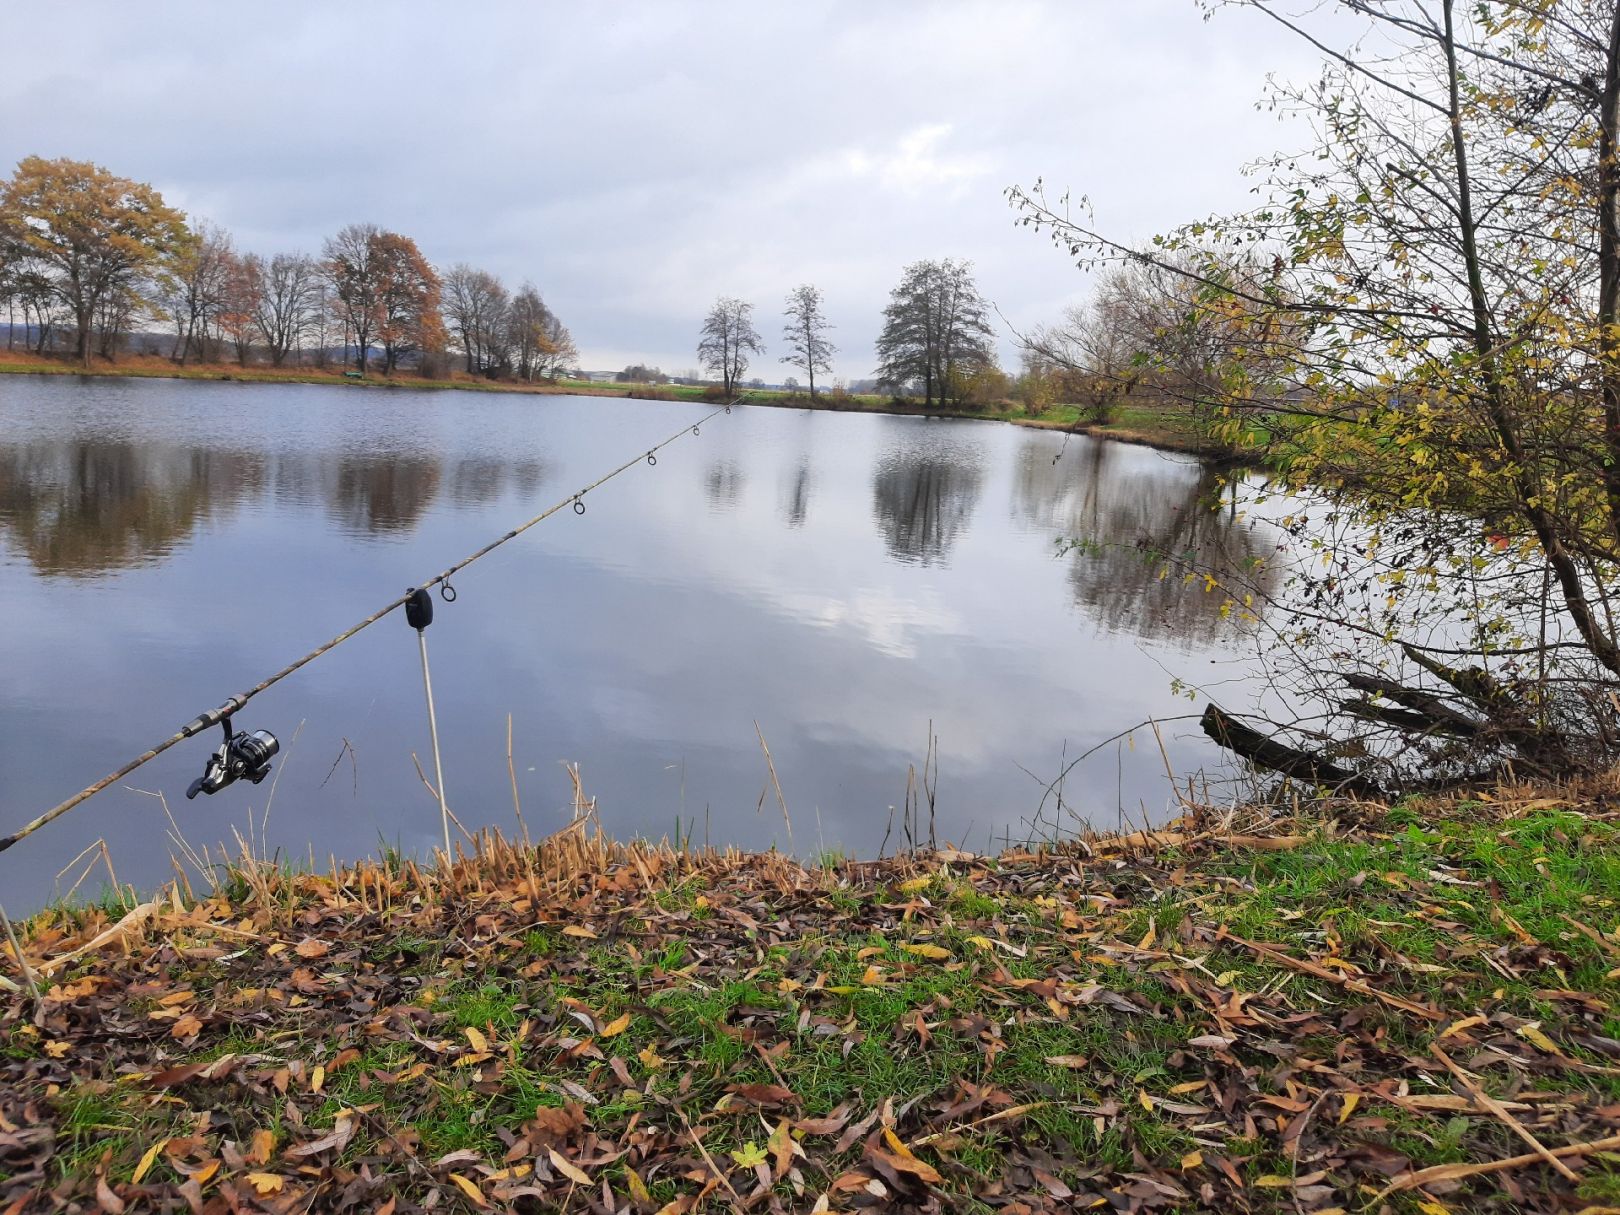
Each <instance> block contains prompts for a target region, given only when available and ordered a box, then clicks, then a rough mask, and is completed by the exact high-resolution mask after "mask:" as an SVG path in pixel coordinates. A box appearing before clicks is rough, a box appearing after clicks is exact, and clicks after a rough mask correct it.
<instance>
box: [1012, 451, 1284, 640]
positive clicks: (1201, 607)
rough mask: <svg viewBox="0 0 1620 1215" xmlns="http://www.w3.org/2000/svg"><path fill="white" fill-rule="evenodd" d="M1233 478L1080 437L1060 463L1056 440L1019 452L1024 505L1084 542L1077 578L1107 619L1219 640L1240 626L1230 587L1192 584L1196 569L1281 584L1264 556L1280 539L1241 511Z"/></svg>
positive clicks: (1231, 579)
mask: <svg viewBox="0 0 1620 1215" xmlns="http://www.w3.org/2000/svg"><path fill="white" fill-rule="evenodd" d="M1228 479H1229V478H1225V477H1223V475H1222V474H1221V473H1220V471H1219V470H1217V469H1213V468H1210V467H1208V466H1206V465H1202V464H1198V463H1196V462H1193V461H1190V460H1188V461H1181V460H1173V459H1165V458H1161V457H1159V456H1157V455H1153V456H1152V457H1151V459H1144V453H1143V452H1142V451H1141V450H1140V449H1132V448H1129V447H1125V446H1122V445H1120V444H1114V443H1097V442H1091V441H1087V442H1085V443H1083V444H1082V445H1080V446H1079V447H1074V446H1070V447H1069V448H1068V449H1067V451H1066V452H1065V453H1064V454H1063V455H1062V457H1061V458H1059V459H1057V460H1055V461H1054V460H1053V458H1052V450H1051V446H1050V444H1048V443H1045V442H1041V441H1037V440H1034V439H1031V440H1030V441H1029V442H1027V443H1025V445H1024V446H1023V448H1022V449H1021V450H1020V452H1019V454H1018V465H1017V474H1016V476H1015V479H1014V503H1013V505H1014V511H1015V513H1016V514H1017V515H1018V516H1019V517H1021V518H1023V519H1025V520H1027V521H1028V522H1030V523H1033V524H1035V525H1036V526H1039V527H1041V528H1043V529H1046V530H1049V531H1050V532H1052V534H1053V535H1054V536H1057V537H1059V538H1062V539H1066V540H1078V541H1081V542H1082V546H1081V547H1080V548H1079V549H1077V550H1076V551H1075V552H1074V553H1073V554H1072V555H1071V556H1070V557H1069V559H1068V560H1069V562H1070V566H1069V586H1070V589H1071V591H1072V592H1073V594H1074V600H1075V603H1076V604H1077V605H1078V606H1079V607H1081V608H1082V609H1083V610H1084V611H1085V612H1086V613H1087V615H1089V616H1091V617H1093V618H1094V619H1095V620H1096V621H1097V622H1098V623H1099V624H1101V625H1102V626H1103V627H1104V628H1106V629H1109V630H1111V631H1115V632H1128V633H1135V634H1137V635H1139V636H1142V637H1155V638H1175V639H1177V640H1179V641H1180V642H1182V643H1183V644H1184V645H1190V644H1207V643H1209V642H1211V641H1214V640H1216V639H1217V638H1218V637H1219V636H1220V635H1222V634H1224V633H1230V631H1231V624H1230V622H1229V620H1228V619H1227V618H1226V617H1223V615H1222V605H1223V604H1224V603H1225V602H1226V599H1227V596H1226V594H1224V593H1210V592H1207V591H1206V590H1205V589H1204V588H1205V581H1204V579H1203V578H1202V577H1200V578H1198V579H1196V580H1195V581H1194V582H1191V583H1189V582H1188V581H1186V579H1185V577H1184V576H1183V574H1184V568H1186V569H1190V568H1196V569H1198V570H1199V571H1200V572H1203V571H1207V572H1208V573H1209V574H1210V575H1212V576H1213V577H1214V578H1215V579H1216V581H1217V582H1218V583H1219V585H1220V586H1221V587H1228V588H1234V589H1236V588H1239V587H1254V588H1255V589H1256V590H1258V591H1260V592H1262V593H1270V592H1273V591H1275V589H1276V581H1277V574H1276V572H1275V570H1274V569H1273V568H1271V567H1269V566H1264V565H1261V564H1260V561H1261V559H1262V558H1264V557H1266V556H1268V555H1269V554H1270V553H1271V550H1272V548H1273V547H1274V543H1275V542H1274V540H1273V539H1272V538H1271V537H1270V535H1269V534H1268V533H1266V532H1265V531H1264V530H1263V529H1261V528H1258V527H1256V526H1255V525H1253V524H1250V523H1247V522H1245V521H1243V520H1242V519H1240V518H1239V517H1238V514H1237V511H1236V509H1235V506H1234V499H1233V497H1232V493H1233V491H1232V488H1231V487H1230V486H1229V485H1228V484H1227V481H1228ZM1167 557H1168V558H1169V559H1170V561H1171V563H1172V569H1171V571H1170V572H1169V573H1164V571H1165V567H1166V558H1167Z"/></svg>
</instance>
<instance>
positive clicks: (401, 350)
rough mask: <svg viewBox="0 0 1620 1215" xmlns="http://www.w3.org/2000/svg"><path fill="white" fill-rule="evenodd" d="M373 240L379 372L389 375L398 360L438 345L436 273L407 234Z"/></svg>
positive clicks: (439, 322) (441, 341)
mask: <svg viewBox="0 0 1620 1215" xmlns="http://www.w3.org/2000/svg"><path fill="white" fill-rule="evenodd" d="M373 244H374V251H373V256H374V258H375V264H376V267H377V275H378V280H377V281H378V287H377V340H378V341H379V342H380V343H381V344H382V348H383V374H384V375H392V374H393V373H394V369H395V368H396V367H398V366H399V361H400V359H401V358H403V357H405V356H407V355H411V354H415V353H416V352H418V351H425V350H439V349H442V348H443V346H444V323H443V321H442V320H441V318H440V315H439V299H440V285H439V276H438V274H437V273H435V272H434V269H433V267H432V266H431V265H430V264H429V263H428V260H427V258H425V257H423V256H422V251H421V250H420V249H418V248H417V247H416V242H415V241H414V240H412V239H411V238H410V237H408V236H401V235H400V234H399V233H397V232H380V233H378V234H377V236H376V237H375V238H374V241H373Z"/></svg>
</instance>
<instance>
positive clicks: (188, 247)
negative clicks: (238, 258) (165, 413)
mask: <svg viewBox="0 0 1620 1215" xmlns="http://www.w3.org/2000/svg"><path fill="white" fill-rule="evenodd" d="M234 258H235V250H234V249H233V248H232V246H231V238H230V234H229V233H228V232H226V231H225V230H224V229H223V228H220V227H217V226H216V225H214V224H209V223H202V224H199V225H197V227H196V228H195V229H194V230H193V231H192V232H191V233H190V235H189V237H188V238H187V239H184V240H182V241H180V242H179V243H178V244H177V245H176V246H175V247H174V249H173V250H172V252H171V254H170V257H169V260H168V264H167V265H166V266H165V276H164V287H163V290H162V300H163V308H164V311H166V312H167V313H168V314H169V316H170V318H171V319H172V320H173V322H174V338H175V344H174V350H173V352H172V353H171V356H170V357H171V358H173V359H174V360H175V361H176V362H177V363H179V364H180V365H181V366H182V367H184V366H185V365H186V362H187V361H188V360H189V359H190V358H191V357H192V355H193V354H195V355H196V356H197V357H199V358H201V359H202V360H203V361H204V362H207V361H209V360H210V358H211V356H213V355H215V354H217V353H218V351H217V349H216V347H217V345H218V330H217V322H218V321H219V316H220V313H221V312H222V311H223V310H224V308H225V292H226V284H227V280H228V278H229V276H230V269H231V263H232V261H233V260H234Z"/></svg>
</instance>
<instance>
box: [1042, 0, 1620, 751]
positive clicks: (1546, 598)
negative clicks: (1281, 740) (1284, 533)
mask: <svg viewBox="0 0 1620 1215" xmlns="http://www.w3.org/2000/svg"><path fill="white" fill-rule="evenodd" d="M1235 7H1241V8H1245V9H1249V10H1253V11H1254V12H1256V13H1258V14H1261V15H1262V16H1264V17H1266V18H1270V19H1273V20H1276V21H1278V22H1280V23H1282V24H1283V25H1285V26H1287V27H1288V28H1290V29H1292V30H1294V31H1295V32H1297V33H1299V34H1300V35H1301V36H1304V37H1308V38H1311V39H1312V40H1313V42H1314V44H1315V45H1317V46H1318V47H1320V48H1323V49H1324V50H1325V51H1326V52H1327V54H1328V55H1329V59H1328V62H1327V64H1326V67H1325V69H1324V74H1323V77H1322V79H1321V80H1320V81H1319V82H1318V83H1316V84H1314V85H1311V86H1308V87H1304V88H1290V87H1287V86H1278V88H1277V94H1276V96H1275V98H1274V102H1275V104H1277V105H1278V106H1279V107H1285V108H1289V109H1292V110H1295V111H1296V112H1302V113H1305V114H1307V115H1308V116H1309V117H1310V118H1311V119H1312V120H1313V122H1314V124H1315V127H1316V130H1317V132H1318V134H1319V136H1320V139H1319V142H1318V144H1317V146H1316V147H1314V148H1312V149H1310V150H1309V151H1307V152H1306V153H1304V154H1302V155H1298V156H1279V157H1276V158H1273V159H1272V160H1270V161H1268V162H1267V163H1266V164H1265V165H1264V166H1263V167H1262V168H1261V169H1260V170H1259V172H1260V174H1261V176H1262V182H1261V185H1260V188H1259V190H1258V193H1259V194H1260V195H1261V199H1262V201H1261V202H1260V203H1259V204H1258V205H1257V206H1256V207H1255V208H1254V209H1253V210H1251V211H1248V212H1245V213H1243V214H1239V215H1235V216H1227V217H1216V218H1212V219H1209V220H1204V221H1199V222H1197V223H1192V224H1189V225H1186V226H1185V227H1183V228H1181V229H1178V230H1176V231H1175V232H1172V233H1170V234H1168V235H1166V236H1163V237H1160V238H1158V239H1157V240H1156V242H1155V243H1154V245H1153V246H1152V247H1151V248H1150V249H1148V250H1145V251H1144V250H1140V249H1132V248H1128V247H1126V246H1125V245H1123V244H1121V243H1119V242H1117V241H1114V240H1112V239H1110V238H1108V237H1107V236H1105V235H1104V234H1102V233H1100V232H1099V231H1098V230H1097V229H1096V228H1095V227H1094V225H1093V223H1092V221H1091V220H1090V218H1089V211H1088V210H1087V209H1086V208H1084V207H1082V208H1081V209H1080V211H1079V213H1078V214H1076V213H1075V212H1072V211H1071V209H1070V207H1069V205H1068V203H1067V200H1064V199H1060V200H1058V201H1057V202H1055V203H1054V202H1050V201H1049V200H1048V199H1047V197H1046V195H1045V193H1044V191H1043V190H1041V189H1040V188H1039V186H1037V187H1036V188H1035V189H1033V190H1030V191H1023V190H1019V189H1016V188H1015V189H1014V190H1012V191H1010V195H1011V199H1012V202H1013V204H1014V205H1015V207H1017V208H1018V209H1019V210H1020V212H1021V213H1022V222H1024V223H1026V224H1030V225H1033V226H1036V227H1038V228H1041V229H1044V230H1045V231H1047V232H1048V233H1049V234H1050V235H1051V236H1052V238H1053V239H1054V241H1055V242H1056V243H1057V244H1058V245H1059V246H1060V247H1061V248H1063V249H1064V250H1065V251H1066V252H1067V253H1069V254H1070V255H1072V256H1075V257H1077V258H1079V259H1081V260H1082V261H1085V262H1087V263H1090V262H1093V261H1096V260H1098V259H1115V260H1121V261H1124V262H1126V263H1128V264H1130V265H1132V266H1135V267H1138V268H1143V267H1145V269H1142V270H1139V271H1137V272H1140V273H1147V274H1150V275H1151V276H1152V277H1153V278H1154V280H1155V281H1156V282H1158V283H1160V284H1174V285H1177V286H1176V288H1175V290H1176V292H1177V293H1178V294H1179V298H1180V299H1181V300H1182V301H1183V303H1182V310H1183V312H1184V314H1185V315H1186V316H1187V317H1188V319H1189V320H1190V321H1193V322H1195V324H1194V325H1193V326H1191V327H1183V328H1181V329H1180V330H1177V329H1175V328H1174V327H1171V328H1169V329H1166V327H1164V326H1162V325H1161V326H1157V327H1156V332H1159V333H1166V332H1168V333H1172V334H1179V336H1180V337H1181V338H1183V339H1184V340H1185V345H1184V346H1183V347H1182V349H1181V356H1178V357H1183V361H1186V360H1190V366H1192V367H1193V368H1194V370H1196V368H1197V367H1198V366H1199V365H1200V364H1201V365H1202V366H1204V367H1206V368H1208V369H1209V370H1210V371H1212V372H1213V373H1214V374H1212V375H1209V376H1202V375H1193V376H1190V377H1189V378H1190V379H1191V380H1194V381H1197V382H1199V388H1198V391H1197V393H1196V394H1195V395H1196V397H1197V398H1198V399H1199V400H1202V401H1203V402H1205V403H1206V407H1207V411H1208V420H1209V423H1210V426H1211V429H1212V432H1213V433H1214V434H1215V435H1216V436H1217V437H1218V438H1221V439H1224V440H1225V441H1228V442H1233V443H1236V442H1241V441H1247V440H1252V439H1253V438H1254V436H1256V435H1257V434H1262V433H1263V434H1264V435H1265V436H1267V439H1266V441H1267V442H1268V443H1269V444H1270V446H1271V447H1272V449H1273V451H1274V452H1275V453H1276V459H1277V461H1278V462H1279V463H1280V464H1282V465H1283V466H1284V467H1285V468H1286V470H1287V474H1288V475H1287V483H1286V484H1287V488H1289V489H1291V490H1293V491H1295V492H1296V493H1298V494H1300V495H1302V497H1301V498H1299V499H1296V500H1295V503H1294V505H1293V507H1292V508H1289V509H1288V513H1287V516H1286V517H1285V519H1284V522H1285V524H1286V525H1288V526H1290V527H1293V528H1294V529H1295V530H1296V531H1298V532H1299V533H1300V535H1301V538H1302V540H1304V542H1305V543H1306V544H1307V545H1309V546H1310V547H1311V548H1312V549H1313V550H1314V552H1313V554H1312V560H1311V561H1310V562H1309V563H1305V564H1302V565H1301V567H1300V568H1299V569H1298V570H1297V571H1296V577H1295V579H1294V580H1293V583H1292V586H1293V591H1294V593H1293V594H1292V595H1291V596H1290V597H1289V599H1288V600H1287V601H1286V602H1285V603H1284V604H1282V605H1280V606H1282V607H1283V608H1284V609H1286V610H1287V611H1289V612H1291V613H1292V619H1293V621H1294V627H1293V628H1292V629H1290V630H1288V631H1287V632H1285V633H1284V634H1283V635H1282V636H1280V637H1279V638H1277V639H1276V640H1277V641H1278V642H1279V643H1280V644H1278V645H1276V646H1274V647H1272V653H1271V655H1270V656H1271V657H1272V658H1274V659H1283V660H1286V663H1287V665H1286V669H1279V679H1280V680H1281V681H1282V685H1283V686H1284V687H1286V688H1288V689H1289V690H1291V691H1294V692H1296V693H1298V694H1300V696H1301V697H1303V698H1304V701H1305V703H1306V704H1308V706H1309V709H1308V712H1309V713H1310V715H1311V716H1312V717H1313V718H1321V724H1317V725H1312V726H1311V727H1310V732H1311V733H1312V734H1314V735H1315V736H1316V737H1317V739H1318V740H1319V741H1320V742H1322V743H1323V744H1324V745H1326V746H1329V747H1331V748H1335V749H1337V750H1339V751H1340V752H1342V753H1343V754H1346V755H1351V756H1361V757H1363V758H1364V759H1366V760H1367V761H1371V762H1376V763H1377V764H1378V765H1379V766H1382V767H1384V768H1385V769H1386V770H1387V773H1386V774H1387V775H1388V776H1389V777H1390V778H1391V779H1394V780H1410V779H1414V778H1416V777H1418V776H1422V775H1440V776H1452V777H1455V776H1458V775H1473V774H1477V773H1478V772H1479V771H1480V769H1482V768H1487V767H1490V766H1492V765H1496V764H1500V763H1502V762H1505V761H1506V760H1509V759H1511V760H1512V761H1513V762H1514V763H1517V764H1519V765H1520V770H1525V768H1526V766H1528V768H1529V769H1530V770H1541V771H1557V770H1561V769H1563V768H1565V767H1568V766H1577V767H1578V766H1587V765H1596V764H1602V763H1605V762H1607V761H1608V759H1609V757H1610V756H1611V755H1612V754H1613V752H1614V748H1615V745H1616V743H1617V742H1620V733H1617V732H1616V730H1615V725H1616V723H1615V721H1614V720H1613V718H1614V713H1613V709H1612V705H1611V701H1610V689H1611V688H1612V687H1613V686H1614V685H1615V684H1616V682H1617V677H1620V633H1617V631H1616V630H1617V626H1616V623H1615V617H1614V614H1613V607H1614V604H1613V601H1612V597H1613V593H1614V589H1615V578H1616V562H1617V559H1620V234H1617V232H1616V224H1615V220H1614V216H1615V214H1616V208H1617V202H1620V168H1617V166H1616V158H1615V155H1614V149H1615V147H1616V137H1617V124H1620V100H1617V99H1620V19H1617V15H1616V6H1615V5H1614V4H1613V3H1612V0H1504V2H1500V3H1498V2H1487V3H1483V4H1478V5H1470V6H1468V7H1467V9H1466V11H1460V10H1459V6H1457V5H1456V4H1455V3H1454V2H1453V0H1438V2H1435V3H1422V4H1414V5H1411V6H1408V7H1407V8H1399V9H1398V8H1396V7H1395V6H1389V7H1385V6H1378V5H1372V6H1369V5H1365V4H1361V3H1351V2H1349V0H1345V2H1344V3H1341V4H1339V5H1334V6H1328V7H1329V8H1342V9H1346V10H1351V11H1353V12H1354V13H1355V14H1356V15H1357V16H1358V18H1359V19H1361V20H1364V21H1369V22H1371V23H1372V25H1373V27H1374V29H1375V31H1376V37H1377V39H1378V49H1377V51H1376V52H1374V51H1371V50H1368V51H1361V50H1359V49H1358V48H1356V47H1351V48H1349V49H1346V50H1342V51H1341V50H1337V49H1335V48H1334V46H1333V43H1332V37H1333V35H1332V32H1331V28H1330V27H1327V26H1323V27H1321V28H1318V27H1315V26H1313V25H1311V24H1310V20H1311V19H1310V18H1295V17H1291V16H1288V15H1286V14H1284V13H1283V12H1282V11H1281V10H1280V9H1278V8H1277V7H1276V6H1275V5H1273V4H1272V3H1270V0H1246V2H1245V3H1242V4H1240V5H1237V6H1235ZM1315 16H1316V17H1320V18H1326V17H1328V16H1330V14H1329V13H1320V14H1315ZM1301 22H1304V24H1302V23H1301ZM1205 348H1208V349H1213V350H1215V351H1217V352H1218V353H1219V355H1220V357H1219V359H1218V360H1216V361H1210V360H1207V359H1200V357H1199V351H1200V350H1201V349H1205ZM1171 353H1172V354H1175V353H1176V351H1175V348H1174V347H1173V348H1172V350H1171ZM1169 365H1173V364H1172V362H1170V361H1161V362H1159V363H1157V364H1155V363H1151V362H1150V363H1149V366H1150V367H1152V368H1163V367H1165V366H1169ZM1312 486H1316V487H1321V486H1326V487H1327V490H1326V492H1325V493H1322V492H1318V491H1317V490H1313V489H1311V488H1309V487H1312ZM1306 519H1308V520H1309V526H1308V527H1301V526H1300V524H1301V523H1302V521H1304V520H1306ZM1345 676H1349V677H1353V678H1354V679H1355V680H1357V681H1359V683H1358V684H1357V685H1355V690H1356V691H1359V692H1362V693H1363V695H1361V696H1359V697H1353V698H1350V699H1349V700H1348V701H1347V700H1346V699H1345V697H1344V695H1343V689H1342V686H1341V677H1345ZM1302 712H1306V710H1302ZM1323 714H1325V718H1323V717H1322V715H1323ZM1300 724H1304V723H1300Z"/></svg>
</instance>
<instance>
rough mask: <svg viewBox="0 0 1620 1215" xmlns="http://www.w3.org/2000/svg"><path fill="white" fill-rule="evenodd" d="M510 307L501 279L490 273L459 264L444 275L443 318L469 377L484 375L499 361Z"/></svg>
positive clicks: (463, 263) (462, 263)
mask: <svg viewBox="0 0 1620 1215" xmlns="http://www.w3.org/2000/svg"><path fill="white" fill-rule="evenodd" d="M510 305H511V301H510V299H509V298H508V296H507V292H506V288H505V287H504V286H502V285H501V280H500V279H498V278H496V277H495V276H494V275H493V274H491V273H489V271H487V270H476V269H474V268H473V267H471V266H469V265H467V264H466V263H465V262H459V263H457V264H456V265H454V266H452V267H450V272H449V273H448V274H446V275H445V276H444V319H445V322H446V324H447V326H448V328H449V330H450V335H451V337H452V338H453V339H454V341H455V344H456V345H457V346H459V347H460V348H461V353H462V357H463V359H464V360H465V365H466V368H467V374H468V375H482V374H484V373H485V372H487V371H489V370H490V369H491V368H492V367H493V366H494V364H495V363H496V362H498V356H497V350H496V347H498V346H502V345H504V344H505V339H506V333H505V330H506V323H507V317H506V313H507V309H508V308H509V307H510Z"/></svg>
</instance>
